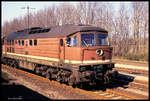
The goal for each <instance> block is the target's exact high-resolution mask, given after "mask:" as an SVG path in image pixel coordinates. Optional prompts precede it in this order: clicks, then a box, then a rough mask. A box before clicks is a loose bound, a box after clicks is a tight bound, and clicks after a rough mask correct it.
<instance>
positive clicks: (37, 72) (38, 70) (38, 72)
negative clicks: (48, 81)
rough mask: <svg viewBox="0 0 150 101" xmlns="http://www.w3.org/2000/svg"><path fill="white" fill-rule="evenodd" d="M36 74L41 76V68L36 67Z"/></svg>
mask: <svg viewBox="0 0 150 101" xmlns="http://www.w3.org/2000/svg"><path fill="white" fill-rule="evenodd" d="M35 73H36V74H38V75H39V74H40V67H35Z"/></svg>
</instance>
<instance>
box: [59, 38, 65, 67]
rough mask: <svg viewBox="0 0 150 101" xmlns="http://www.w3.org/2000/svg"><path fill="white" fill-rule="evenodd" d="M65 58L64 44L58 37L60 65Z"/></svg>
mask: <svg viewBox="0 0 150 101" xmlns="http://www.w3.org/2000/svg"><path fill="white" fill-rule="evenodd" d="M64 59H65V45H64V41H63V39H60V45H59V62H60V65H63V63H64Z"/></svg>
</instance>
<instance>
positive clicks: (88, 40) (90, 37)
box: [81, 34, 96, 46]
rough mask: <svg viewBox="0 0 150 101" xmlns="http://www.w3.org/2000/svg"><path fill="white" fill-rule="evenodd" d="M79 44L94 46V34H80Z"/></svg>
mask: <svg viewBox="0 0 150 101" xmlns="http://www.w3.org/2000/svg"><path fill="white" fill-rule="evenodd" d="M81 45H82V46H95V45H96V41H95V39H94V34H81Z"/></svg>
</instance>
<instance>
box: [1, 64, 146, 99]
mask: <svg viewBox="0 0 150 101" xmlns="http://www.w3.org/2000/svg"><path fill="white" fill-rule="evenodd" d="M2 70H3V71H7V72H9V73H11V75H14V76H16V77H19V76H21V77H22V78H23V79H22V80H23V81H26V80H27V81H28V82H31V81H32V82H33V81H34V82H35V83H32V87H31V88H34V89H35V90H37V89H39V92H40V93H42V90H45V93H42V94H43V95H44V96H47V97H49V98H50V97H51V96H53V98H54V99H57V98H58V99H148V96H143V95H140V94H136V93H135V92H132V93H131V92H129V91H127V90H126V91H125V89H122V88H120V87H118V88H109V87H107V88H106V89H105V90H102V89H98V90H86V89H79V88H72V87H70V86H67V85H65V84H60V83H58V82H56V81H51V80H48V79H46V78H43V77H41V76H38V75H34V74H31V73H28V72H26V71H22V70H18V69H15V68H11V67H9V66H6V65H2ZM31 77H32V78H31ZM122 82H123V81H122ZM33 84H34V85H36V84H38V87H39V88H36V87H35V86H34V85H33ZM25 85H29V84H27V83H26V84H25ZM54 85H55V87H53V90H54V88H57V90H61V89H62V88H63V90H61V91H59V94H60V96H61V97H58V94H57V96H56V95H55V94H53V93H51V94H50V95H51V96H50V95H49V91H48V90H49V87H50V86H54ZM48 86H49V87H48ZM129 86H130V87H133V86H135V85H134V84H133V83H131V84H129ZM144 89H146V88H144ZM54 91H55V93H56V89H55V90H54ZM62 91H63V93H62ZM68 94H71V95H68ZM64 96H65V97H64ZM66 96H67V97H66Z"/></svg>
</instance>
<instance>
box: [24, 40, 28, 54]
mask: <svg viewBox="0 0 150 101" xmlns="http://www.w3.org/2000/svg"><path fill="white" fill-rule="evenodd" d="M24 48H25V55H28V40H25V47H24Z"/></svg>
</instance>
